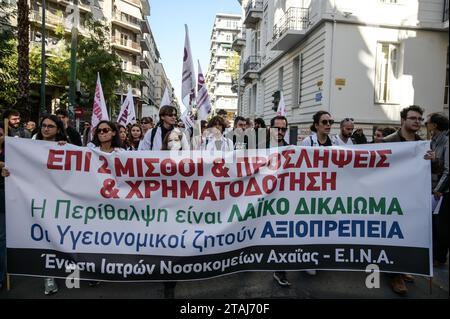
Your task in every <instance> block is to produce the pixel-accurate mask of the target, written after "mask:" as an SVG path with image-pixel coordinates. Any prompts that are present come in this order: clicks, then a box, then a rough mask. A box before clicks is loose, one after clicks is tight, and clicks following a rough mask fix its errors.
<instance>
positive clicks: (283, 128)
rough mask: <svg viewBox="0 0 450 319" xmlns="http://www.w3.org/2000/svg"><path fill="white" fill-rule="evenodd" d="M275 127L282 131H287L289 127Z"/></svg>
mask: <svg viewBox="0 0 450 319" xmlns="http://www.w3.org/2000/svg"><path fill="white" fill-rule="evenodd" d="M273 128H274V129H277V130H280V131H281V132H286V131H287V127H275V126H274V127H273Z"/></svg>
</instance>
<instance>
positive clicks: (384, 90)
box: [233, 0, 449, 140]
mask: <svg viewBox="0 0 450 319" xmlns="http://www.w3.org/2000/svg"><path fill="white" fill-rule="evenodd" d="M241 5H242V15H243V18H242V21H243V27H244V28H245V29H246V32H245V36H244V35H241V36H240V37H238V38H237V39H236V40H235V42H234V43H233V47H234V48H235V49H236V50H237V51H239V52H240V54H241V67H240V83H239V89H240V90H239V92H240V94H239V108H238V109H239V110H238V113H239V114H240V115H243V116H245V117H262V118H264V119H265V120H266V122H268V120H269V119H270V118H272V117H273V116H275V111H274V109H275V110H276V105H277V103H276V102H277V100H278V93H277V92H279V91H283V95H284V98H285V103H286V109H287V118H288V121H289V123H290V127H291V131H292V130H293V131H294V132H297V133H298V134H299V137H300V138H301V137H304V136H306V135H308V134H309V126H310V124H311V122H312V115H313V114H314V113H315V112H317V111H319V110H326V111H329V112H330V113H331V114H332V116H333V118H334V119H335V120H336V121H340V120H342V119H344V118H354V119H355V121H356V125H357V126H360V127H362V128H363V129H364V132H365V134H366V136H368V137H369V140H370V137H371V136H372V133H373V130H374V128H375V127H376V126H380V125H382V126H385V125H390V126H398V124H399V123H400V114H399V113H400V110H401V109H402V108H403V107H406V106H409V105H411V104H418V105H421V106H422V107H423V108H425V110H426V113H427V114H428V113H431V112H442V111H445V112H448V44H449V40H448V0H410V1H406V0H365V1H353V0H247V1H245V0H243V1H242V2H241ZM333 129H334V132H336V131H337V129H338V127H337V126H336V125H335V127H334V128H333Z"/></svg>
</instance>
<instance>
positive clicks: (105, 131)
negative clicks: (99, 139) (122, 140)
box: [97, 127, 112, 134]
mask: <svg viewBox="0 0 450 319" xmlns="http://www.w3.org/2000/svg"><path fill="white" fill-rule="evenodd" d="M111 131H112V129H110V128H106V127H105V128H99V129H97V134H101V133H103V134H106V133H109V132H111Z"/></svg>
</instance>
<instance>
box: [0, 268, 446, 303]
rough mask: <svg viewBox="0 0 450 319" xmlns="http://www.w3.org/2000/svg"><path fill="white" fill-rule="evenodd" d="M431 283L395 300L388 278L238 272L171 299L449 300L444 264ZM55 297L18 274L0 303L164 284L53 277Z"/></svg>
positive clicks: (95, 295)
mask: <svg viewBox="0 0 450 319" xmlns="http://www.w3.org/2000/svg"><path fill="white" fill-rule="evenodd" d="M434 271H435V277H434V278H433V280H432V283H431V289H430V281H429V279H428V278H425V277H419V276H416V277H415V282H414V283H408V284H407V285H408V289H409V293H408V295H407V296H404V297H402V296H399V295H397V294H395V293H394V292H392V290H391V289H390V287H389V278H388V277H387V276H386V275H385V274H381V276H380V288H374V289H368V288H366V285H365V280H366V276H367V274H366V273H364V272H347V271H346V272H343V271H319V272H318V274H317V275H316V276H309V275H307V274H306V273H304V272H288V279H289V280H290V281H291V283H292V286H291V287H289V288H284V287H280V286H279V285H278V284H277V283H276V282H275V281H274V280H273V279H272V273H271V272H241V273H236V274H231V275H226V276H222V277H217V278H212V279H207V280H198V281H188V282H178V283H177V285H176V287H175V290H174V297H175V298H176V299H255V298H262V299H342V298H351V299H353V298H357V299H409V298H412V299H449V290H448V286H449V284H448V280H449V277H448V271H449V268H448V263H447V264H446V265H445V266H442V267H440V268H436V267H435V268H434ZM57 282H58V285H59V291H58V293H57V294H54V295H51V296H46V295H44V280H43V279H42V278H32V277H23V276H12V278H11V290H10V291H9V292H7V291H6V289H5V288H4V289H3V290H2V291H1V292H0V299H28V298H33V299H39V298H45V299H79V298H83V299H116V298H118V299H129V298H131V299H163V298H165V294H164V285H163V284H162V283H159V282H149V283H118V282H102V283H101V284H100V285H98V286H94V287H89V286H88V284H87V282H85V281H82V283H81V288H79V289H68V288H66V286H65V281H64V280H63V279H57Z"/></svg>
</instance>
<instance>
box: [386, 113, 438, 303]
mask: <svg viewBox="0 0 450 319" xmlns="http://www.w3.org/2000/svg"><path fill="white" fill-rule="evenodd" d="M422 116H423V109H422V108H421V107H420V106H417V105H411V106H409V107H405V108H404V109H402V111H401V112H400V118H401V128H400V129H399V130H398V131H397V132H395V133H393V134H391V135H389V136H387V137H385V138H384V139H383V142H385V143H393V142H411V141H420V140H421V138H420V136H419V135H418V134H417V132H418V131H419V130H420V127H421V123H422V122H423V117H422ZM424 158H425V159H427V160H430V159H433V158H434V153H433V152H431V151H429V152H428V153H427V154H426V155H425V157H424ZM390 277H391V288H392V290H393V291H394V292H395V293H397V294H399V295H406V294H407V293H408V288H407V287H406V284H405V281H406V282H412V281H414V277H413V276H411V275H407V274H400V273H392V274H390Z"/></svg>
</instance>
